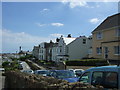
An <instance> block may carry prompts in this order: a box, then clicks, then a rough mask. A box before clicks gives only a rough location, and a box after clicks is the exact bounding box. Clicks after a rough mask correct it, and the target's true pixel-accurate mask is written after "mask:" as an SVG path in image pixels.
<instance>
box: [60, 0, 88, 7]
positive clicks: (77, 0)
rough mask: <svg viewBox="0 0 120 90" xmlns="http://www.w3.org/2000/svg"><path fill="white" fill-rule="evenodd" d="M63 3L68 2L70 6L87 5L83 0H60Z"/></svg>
mask: <svg viewBox="0 0 120 90" xmlns="http://www.w3.org/2000/svg"><path fill="white" fill-rule="evenodd" d="M62 3H63V4H69V6H70V8H75V7H83V6H88V5H87V2H86V1H84V0H62Z"/></svg>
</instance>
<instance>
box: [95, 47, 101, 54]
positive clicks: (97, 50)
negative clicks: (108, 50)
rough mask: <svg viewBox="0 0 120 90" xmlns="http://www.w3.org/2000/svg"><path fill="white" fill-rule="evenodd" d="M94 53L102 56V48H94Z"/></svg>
mask: <svg viewBox="0 0 120 90" xmlns="http://www.w3.org/2000/svg"><path fill="white" fill-rule="evenodd" d="M96 53H97V54H98V55H101V54H102V47H96Z"/></svg>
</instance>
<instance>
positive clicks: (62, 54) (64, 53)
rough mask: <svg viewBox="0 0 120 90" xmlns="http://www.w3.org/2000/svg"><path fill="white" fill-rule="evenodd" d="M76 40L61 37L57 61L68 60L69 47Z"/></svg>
mask: <svg viewBox="0 0 120 90" xmlns="http://www.w3.org/2000/svg"><path fill="white" fill-rule="evenodd" d="M75 39H76V38H72V37H71V36H70V37H63V36H61V37H60V40H59V42H58V48H57V49H58V51H57V61H63V60H68V50H67V47H66V46H67V45H68V44H69V43H71V42H72V41H74V40H75Z"/></svg>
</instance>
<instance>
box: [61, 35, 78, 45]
mask: <svg viewBox="0 0 120 90" xmlns="http://www.w3.org/2000/svg"><path fill="white" fill-rule="evenodd" d="M75 39H76V38H72V37H71V38H68V37H63V40H64V42H65V43H66V45H68V44H69V43H71V42H72V41H74V40H75Z"/></svg>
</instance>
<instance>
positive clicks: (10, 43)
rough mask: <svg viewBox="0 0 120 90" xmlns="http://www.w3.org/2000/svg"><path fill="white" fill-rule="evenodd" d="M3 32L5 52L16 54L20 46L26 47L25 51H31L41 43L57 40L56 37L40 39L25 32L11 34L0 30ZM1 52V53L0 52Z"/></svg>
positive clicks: (8, 31)
mask: <svg viewBox="0 0 120 90" xmlns="http://www.w3.org/2000/svg"><path fill="white" fill-rule="evenodd" d="M0 32H2V45H3V48H2V49H3V52H15V50H16V51H17V49H18V47H19V46H22V47H24V49H25V50H31V49H32V48H33V46H34V45H38V44H40V43H41V42H49V41H50V40H53V41H54V39H55V37H52V36H48V37H40V36H33V35H30V34H27V33H25V32H19V33H18V32H17V33H15V32H11V31H10V30H5V29H4V30H0ZM0 52H1V51H0Z"/></svg>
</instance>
